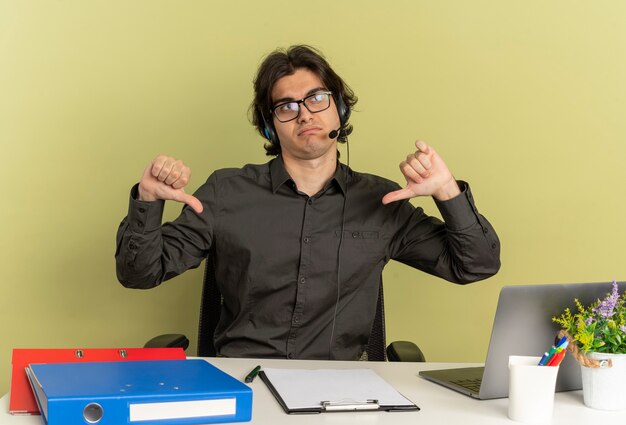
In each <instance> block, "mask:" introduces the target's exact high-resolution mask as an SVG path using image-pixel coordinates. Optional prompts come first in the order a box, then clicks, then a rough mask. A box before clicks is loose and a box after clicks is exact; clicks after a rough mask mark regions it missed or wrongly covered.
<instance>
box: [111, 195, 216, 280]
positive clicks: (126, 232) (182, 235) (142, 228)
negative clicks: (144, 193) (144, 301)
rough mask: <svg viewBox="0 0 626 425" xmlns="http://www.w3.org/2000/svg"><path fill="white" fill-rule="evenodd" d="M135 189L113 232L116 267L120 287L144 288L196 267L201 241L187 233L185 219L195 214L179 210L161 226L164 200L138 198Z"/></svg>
mask: <svg viewBox="0 0 626 425" xmlns="http://www.w3.org/2000/svg"><path fill="white" fill-rule="evenodd" d="M136 190H137V188H136V187H134V188H133V190H132V191H131V199H130V204H129V210H128V216H127V217H126V218H125V219H124V220H123V221H122V223H121V224H120V227H119V229H118V232H117V249H116V253H115V260H116V270H117V277H118V280H119V281H120V282H121V283H122V284H123V285H124V286H126V287H129V288H141V289H147V288H153V287H155V286H157V285H159V284H160V283H161V282H163V281H165V280H167V279H170V278H172V277H174V276H176V275H178V274H180V273H183V272H184V271H185V270H188V269H189V268H193V267H197V266H198V265H199V264H200V262H201V261H202V259H203V258H204V255H203V250H202V249H201V248H200V247H199V245H202V244H203V243H205V241H200V243H198V238H197V237H194V236H190V233H191V234H193V231H190V229H193V228H194V226H193V225H191V224H190V223H189V218H190V217H191V219H193V218H194V217H197V216H196V215H195V214H193V213H191V214H185V213H183V214H181V217H179V219H177V220H176V221H175V222H174V223H166V224H164V225H161V221H162V216H163V207H164V202H163V201H155V202H141V201H138V200H136V195H137V191H136Z"/></svg>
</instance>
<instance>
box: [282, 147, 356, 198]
mask: <svg viewBox="0 0 626 425" xmlns="http://www.w3.org/2000/svg"><path fill="white" fill-rule="evenodd" d="M351 173H352V171H351V170H350V169H349V168H348V167H347V166H346V165H344V164H342V163H340V162H339V161H337V168H336V170H335V174H334V175H333V178H332V179H330V181H329V182H328V184H327V185H326V187H328V186H329V185H330V184H332V182H333V181H334V182H336V184H337V186H338V187H339V188H340V189H341V191H342V192H343V193H344V194H345V193H346V174H351ZM270 178H271V180H272V192H274V193H276V191H278V189H279V188H280V187H281V186H282V185H283V184H285V183H287V182H293V180H292V179H291V177H290V176H289V173H287V170H285V164H284V163H283V158H282V156H280V155H279V156H277V157H276V158H274V159H273V160H272V161H271V162H270Z"/></svg>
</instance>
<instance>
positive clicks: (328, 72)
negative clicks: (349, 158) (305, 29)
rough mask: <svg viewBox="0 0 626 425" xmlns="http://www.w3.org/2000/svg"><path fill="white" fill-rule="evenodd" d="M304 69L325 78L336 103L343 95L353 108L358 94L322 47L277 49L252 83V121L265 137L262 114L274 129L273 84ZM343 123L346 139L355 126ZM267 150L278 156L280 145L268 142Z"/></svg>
mask: <svg viewBox="0 0 626 425" xmlns="http://www.w3.org/2000/svg"><path fill="white" fill-rule="evenodd" d="M302 68H304V69H308V70H309V71H311V72H313V73H314V74H316V75H317V76H318V77H319V78H320V80H322V83H324V86H325V87H326V88H327V89H328V90H330V91H331V92H333V97H334V98H335V104H337V98H338V97H339V96H341V99H342V100H343V103H344V104H345V106H346V108H348V110H352V107H353V106H354V105H355V104H356V102H357V97H356V96H355V94H354V92H353V91H352V89H351V88H350V87H349V86H348V85H347V84H346V83H345V82H344V81H343V80H342V79H341V77H340V76H339V75H337V74H336V73H335V71H333V69H332V68H331V67H330V65H329V64H328V62H327V61H326V59H325V58H324V56H323V55H322V53H321V52H320V51H319V50H317V49H315V48H314V47H311V46H307V45H295V46H291V47H288V48H287V49H277V50H275V51H273V52H272V53H270V54H269V55H268V56H267V57H266V58H265V59H264V60H263V62H262V63H261V65H260V66H259V70H258V71H257V74H256V78H255V79H254V83H253V84H254V100H253V101H252V104H251V105H250V111H249V112H250V121H251V122H252V124H253V125H254V126H255V127H256V129H257V131H258V132H259V134H260V135H261V136H262V137H263V138H266V135H265V122H264V120H263V116H265V118H266V119H267V120H268V125H271V126H272V129H273V117H272V115H271V114H270V108H271V107H272V89H273V88H274V84H276V82H277V81H278V80H279V79H281V78H282V77H285V76H287V75H292V74H294V73H295V72H296V70H297V69H302ZM342 124H343V128H342V130H341V133H340V136H339V137H338V139H337V140H338V141H340V142H345V140H346V137H345V136H347V135H349V134H350V133H352V125H351V124H349V123H348V122H345V123H342ZM342 136H343V137H342ZM265 151H266V154H267V155H270V156H275V155H278V154H280V152H281V149H280V144H279V143H272V142H271V141H269V142H268V143H266V144H265Z"/></svg>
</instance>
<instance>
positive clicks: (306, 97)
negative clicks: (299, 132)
mask: <svg viewBox="0 0 626 425" xmlns="http://www.w3.org/2000/svg"><path fill="white" fill-rule="evenodd" d="M319 94H325V95H328V96H329V97H328V106H327V107H325V108H324V109H320V110H319V111H311V110H310V109H309V106H308V105H307V104H306V103H305V102H306V100H307V99H310V98H312V97H313V96H317V95H319ZM332 95H333V92H331V91H328V90H320V91H316V92H315V93H311V94H310V95H308V96H305V97H303V98H302V99H300V100H289V101H287V102H281V103H279V104H278V105H275V106H273V107H272V108H270V114H272V115H274V116H275V117H276V119H277V120H278V121H279V122H282V123H285V122H289V121H293V120H295V119H297V118H298V117H299V116H300V111H301V110H302V107H301V106H300V105H304V107H305V108H306V109H307V111H309V112H310V113H312V114H317V113H318V112H322V111H325V110H327V109H328V108H330V98H331V97H332ZM289 103H296V104H298V113H297V114H296V116H295V117H293V118H290V119H288V120H286V121H283V120H281V119H280V118H279V117H278V115H276V110H277V109H278V108H280V107H281V106H283V105H288V104H289Z"/></svg>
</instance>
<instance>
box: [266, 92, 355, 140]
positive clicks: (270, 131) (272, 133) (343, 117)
mask: <svg viewBox="0 0 626 425" xmlns="http://www.w3.org/2000/svg"><path fill="white" fill-rule="evenodd" d="M333 99H334V100H335V105H336V106H337V114H338V115H339V128H338V129H337V130H333V131H331V132H330V133H328V137H330V138H331V139H334V138H336V137H339V138H338V139H337V140H339V141H341V142H345V141H346V140H347V136H346V134H344V132H343V128H344V126H345V125H346V123H347V122H348V119H349V118H350V113H351V112H352V111H351V110H350V108H349V107H348V105H346V102H344V100H343V97H342V96H341V95H335V94H334V93H333ZM259 111H260V112H261V118H262V119H263V135H264V136H265V138H266V139H267V140H269V141H270V142H272V144H274V145H280V141H279V140H278V135H277V134H276V129H274V122H273V120H272V119H271V116H270V119H269V120H268V119H267V118H266V117H265V114H264V113H263V111H262V110H261V108H259Z"/></svg>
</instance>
